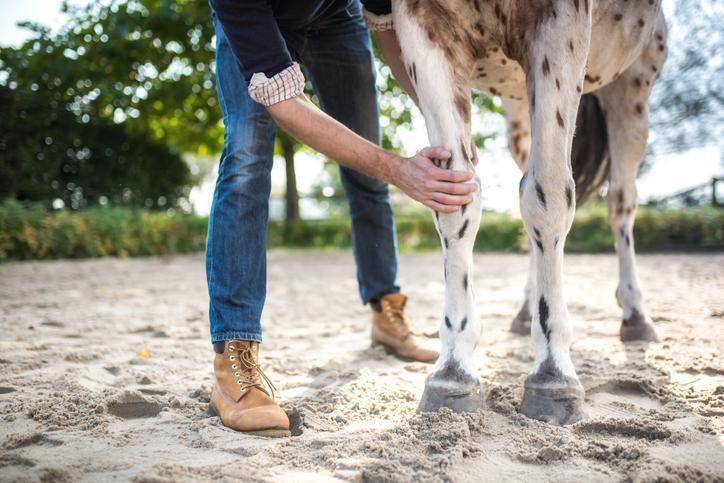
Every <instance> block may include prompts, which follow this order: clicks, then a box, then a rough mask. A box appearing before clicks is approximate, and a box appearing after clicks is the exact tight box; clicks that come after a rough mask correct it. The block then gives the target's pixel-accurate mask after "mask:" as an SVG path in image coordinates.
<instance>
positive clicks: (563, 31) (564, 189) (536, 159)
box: [520, 3, 591, 424]
mask: <svg viewBox="0 0 724 483" xmlns="http://www.w3.org/2000/svg"><path fill="white" fill-rule="evenodd" d="M556 8H557V9H559V10H558V12H557V15H550V16H549V17H548V18H547V19H546V20H544V21H543V22H541V24H540V26H539V28H538V29H537V30H536V32H535V35H534V36H533V38H532V40H531V42H530V43H529V44H528V45H527V49H526V54H525V55H526V58H525V59H523V62H522V65H523V66H524V69H525V71H526V79H527V88H528V98H529V99H530V113H531V126H532V134H533V139H532V145H531V155H530V160H529V162H528V166H527V169H526V172H525V174H524V178H523V180H522V182H521V190H520V197H521V198H520V204H521V214H522V216H523V222H524V226H525V230H526V232H527V233H528V236H529V237H530V239H531V247H532V249H533V250H535V255H534V261H535V262H534V263H535V272H536V281H535V282H536V283H535V289H534V291H535V296H534V297H533V300H532V303H531V306H532V308H533V323H532V336H533V343H534V344H535V362H534V365H533V368H532V370H531V372H530V374H529V375H528V377H527V378H526V380H525V391H524V395H523V401H522V403H521V407H520V412H521V413H523V414H525V415H526V416H528V417H530V418H534V419H539V420H543V421H547V422H551V423H556V424H570V423H573V422H575V421H577V420H579V419H581V418H582V417H583V416H584V413H583V397H584V391H583V387H582V386H581V383H580V382H579V380H578V376H577V375H576V370H575V368H574V366H573V362H572V361H571V356H570V346H571V336H572V327H571V322H570V318H569V315H568V309H567V307H566V303H565V301H564V298H563V280H562V266H563V248H564V244H565V239H566V235H567V234H568V231H569V230H570V227H571V224H572V222H573V216H574V213H575V199H576V198H575V188H574V182H573V177H572V172H571V162H570V156H571V144H572V140H573V132H574V129H575V124H576V115H577V110H578V104H579V101H580V96H581V89H582V85H583V79H584V74H585V66H586V58H587V55H588V49H589V45H590V30H591V13H590V11H586V10H587V9H584V8H580V9H577V8H574V5H573V4H570V5H568V4H563V3H561V4H559V5H558V6H557V7H556ZM561 9H562V10H563V11H561Z"/></svg>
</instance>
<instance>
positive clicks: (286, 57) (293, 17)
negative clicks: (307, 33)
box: [209, 0, 391, 81]
mask: <svg viewBox="0 0 724 483" xmlns="http://www.w3.org/2000/svg"><path fill="white" fill-rule="evenodd" d="M355 1H357V0H209V3H210V4H211V8H212V9H213V10H214V13H215V14H216V17H217V18H218V19H219V22H221V26H222V28H223V29H224V34H225V35H226V37H227V38H228V39H229V43H230V44H231V50H232V51H233V52H234V55H236V58H237V59H238V60H239V64H241V70H242V72H243V73H244V77H245V78H246V80H247V81H249V79H251V76H252V75H254V74H255V73H257V72H263V73H264V74H265V75H266V76H267V77H270V78H271V77H273V76H274V75H276V74H278V73H279V72H281V71H283V70H284V69H286V68H287V67H289V66H290V65H292V62H293V61H292V57H291V55H290V54H289V49H287V44H286V42H285V41H284V37H283V36H282V33H281V32H282V31H283V30H286V31H297V30H303V29H305V28H308V27H311V26H313V25H314V24H315V23H317V22H319V21H322V20H325V19H327V18H330V17H332V16H334V15H336V14H338V13H340V12H342V11H343V10H344V9H346V8H347V7H348V6H349V5H350V4H351V3H352V2H355ZM362 4H364V7H365V8H366V9H367V10H368V11H370V12H372V13H374V14H377V15H383V14H387V13H390V12H391V4H390V0H362Z"/></svg>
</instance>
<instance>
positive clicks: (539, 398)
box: [520, 374, 586, 425]
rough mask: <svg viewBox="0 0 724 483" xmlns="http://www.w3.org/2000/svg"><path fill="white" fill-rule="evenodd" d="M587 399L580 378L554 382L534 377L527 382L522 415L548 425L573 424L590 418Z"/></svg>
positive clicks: (532, 375) (553, 380) (521, 407)
mask: <svg viewBox="0 0 724 483" xmlns="http://www.w3.org/2000/svg"><path fill="white" fill-rule="evenodd" d="M583 398H584V391H583V386H581V383H580V382H579V381H578V380H577V379H574V378H572V377H568V376H563V375H559V376H558V377H556V378H555V379H551V378H549V377H541V375H540V374H531V375H529V376H528V377H527V378H526V380H525V392H524V393H523V402H522V403H521V405H520V412H521V413H522V414H524V415H525V416H528V417H529V418H531V419H537V420H539V421H545V422H546V423H551V424H558V425H567V424H573V423H575V422H577V421H580V420H581V419H583V418H585V417H586V413H585V411H584V409H583Z"/></svg>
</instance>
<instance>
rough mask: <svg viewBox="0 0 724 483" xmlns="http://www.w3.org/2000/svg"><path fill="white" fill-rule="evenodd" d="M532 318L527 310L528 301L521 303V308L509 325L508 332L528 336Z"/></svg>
mask: <svg viewBox="0 0 724 483" xmlns="http://www.w3.org/2000/svg"><path fill="white" fill-rule="evenodd" d="M531 320H533V317H532V316H531V315H530V310H528V301H527V300H526V301H525V302H523V306H522V307H521V308H520V310H519V311H518V315H516V316H515V318H514V319H513V322H512V323H511V324H510V331H511V332H513V333H514V334H519V335H530V323H531Z"/></svg>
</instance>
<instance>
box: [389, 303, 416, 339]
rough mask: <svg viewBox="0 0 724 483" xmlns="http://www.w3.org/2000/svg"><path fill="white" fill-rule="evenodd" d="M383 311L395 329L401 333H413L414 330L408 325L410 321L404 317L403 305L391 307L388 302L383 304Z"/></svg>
mask: <svg viewBox="0 0 724 483" xmlns="http://www.w3.org/2000/svg"><path fill="white" fill-rule="evenodd" d="M384 313H385V315H386V316H387V319H388V320H390V321H391V322H392V325H393V326H394V327H395V329H396V331H398V332H399V333H401V334H414V330H413V329H412V327H411V326H410V321H409V320H408V319H407V317H405V307H404V306H402V307H399V308H397V307H392V306H390V305H389V304H385V307H384Z"/></svg>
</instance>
